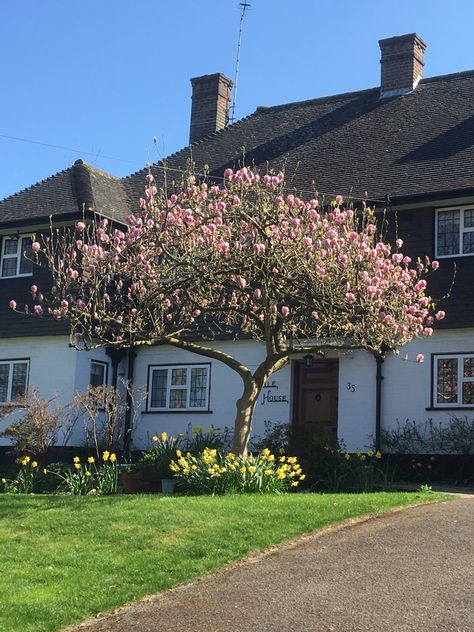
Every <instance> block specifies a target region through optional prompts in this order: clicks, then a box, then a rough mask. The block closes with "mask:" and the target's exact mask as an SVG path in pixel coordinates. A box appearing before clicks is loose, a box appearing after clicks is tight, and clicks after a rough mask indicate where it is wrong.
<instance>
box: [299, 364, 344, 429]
mask: <svg viewBox="0 0 474 632" xmlns="http://www.w3.org/2000/svg"><path fill="white" fill-rule="evenodd" d="M338 376H339V362H338V360H313V362H312V365H311V366H305V364H304V361H301V362H295V363H294V398H293V401H294V409H293V423H294V424H295V426H296V427H297V428H299V429H301V430H303V431H309V432H311V433H313V432H314V433H317V434H320V435H326V436H327V437H328V438H330V439H333V440H336V439H337V399H338Z"/></svg>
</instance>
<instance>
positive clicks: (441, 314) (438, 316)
mask: <svg viewBox="0 0 474 632" xmlns="http://www.w3.org/2000/svg"><path fill="white" fill-rule="evenodd" d="M445 316H446V312H443V310H441V309H440V310H439V311H438V312H436V314H435V318H436V320H443V318H444V317H445Z"/></svg>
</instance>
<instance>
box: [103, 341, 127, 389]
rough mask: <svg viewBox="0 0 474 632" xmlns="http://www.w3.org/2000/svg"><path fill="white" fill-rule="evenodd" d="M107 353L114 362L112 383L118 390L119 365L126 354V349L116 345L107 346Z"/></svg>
mask: <svg viewBox="0 0 474 632" xmlns="http://www.w3.org/2000/svg"><path fill="white" fill-rule="evenodd" d="M105 353H106V354H107V355H108V356H109V358H110V360H111V362H112V383H111V386H112V387H113V388H114V389H115V390H117V382H118V366H119V364H120V361H121V360H122V358H123V357H124V355H125V351H124V350H123V349H116V348H115V347H107V348H106V350H105Z"/></svg>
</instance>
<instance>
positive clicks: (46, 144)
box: [0, 134, 136, 165]
mask: <svg viewBox="0 0 474 632" xmlns="http://www.w3.org/2000/svg"><path fill="white" fill-rule="evenodd" d="M0 138H6V139H8V140H16V141H19V142H21V143H30V144H31V145H40V146H41V147H49V148H50V149H60V150H61V151H72V152H74V153H76V154H82V155H85V156H94V158H98V157H99V156H100V158H106V159H107V160H116V161H118V162H126V163H128V164H130V165H134V164H136V163H135V162H134V161H132V160H125V159H124V158H115V157H114V156H106V155H105V154H97V153H94V152H91V151H83V150H82V149H72V148H71V147H63V146H62V145H52V144H50V143H41V142H39V141H37V140H30V139H28V138H20V137H18V136H8V135H7V134H0Z"/></svg>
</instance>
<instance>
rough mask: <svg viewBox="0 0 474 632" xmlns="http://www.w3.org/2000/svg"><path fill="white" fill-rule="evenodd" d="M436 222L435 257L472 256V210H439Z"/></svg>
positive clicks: (473, 244)
mask: <svg viewBox="0 0 474 632" xmlns="http://www.w3.org/2000/svg"><path fill="white" fill-rule="evenodd" d="M436 218H437V222H436V256H437V257H452V256H456V255H470V254H474V209H473V208H456V209H439V210H438V211H437V215H436Z"/></svg>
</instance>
